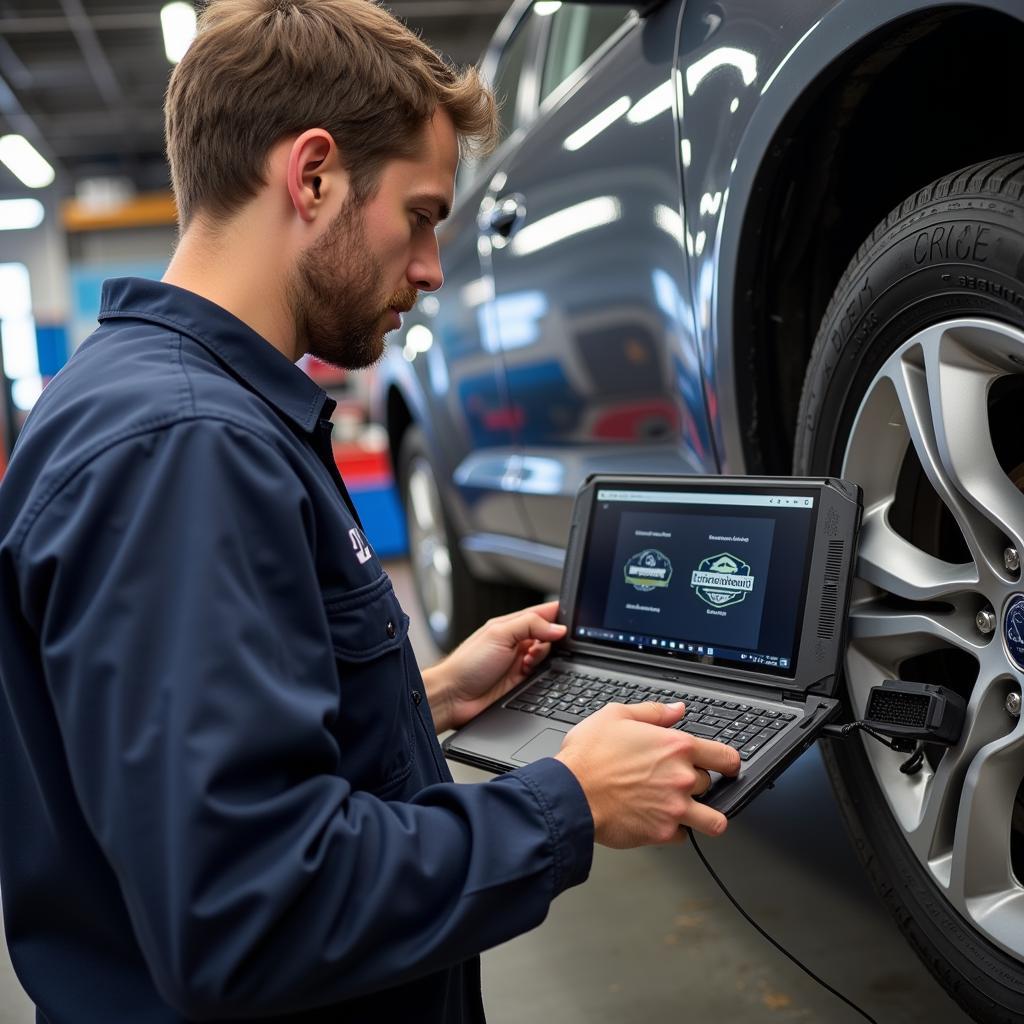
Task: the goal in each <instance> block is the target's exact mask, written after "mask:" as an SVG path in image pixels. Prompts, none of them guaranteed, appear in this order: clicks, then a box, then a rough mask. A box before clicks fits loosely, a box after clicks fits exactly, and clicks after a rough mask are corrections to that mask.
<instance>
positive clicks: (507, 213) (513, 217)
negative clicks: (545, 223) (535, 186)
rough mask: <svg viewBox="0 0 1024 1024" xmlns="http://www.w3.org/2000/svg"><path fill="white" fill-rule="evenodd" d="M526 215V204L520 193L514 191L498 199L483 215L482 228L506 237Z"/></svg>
mask: <svg viewBox="0 0 1024 1024" xmlns="http://www.w3.org/2000/svg"><path fill="white" fill-rule="evenodd" d="M525 216H526V204H525V201H524V199H523V197H522V196H521V195H519V194H518V193H515V194H513V195H509V196H505V198H504V199H499V200H498V202H497V203H496V204H495V206H494V207H493V208H492V209H491V211H490V212H489V213H487V214H485V215H484V217H483V220H484V225H482V226H483V227H484V230H486V231H489V232H490V233H491V234H494V235H500V236H501V237H502V238H508V237H509V236H511V234H512V232H513V231H514V230H515V229H516V226H517V225H518V224H519V223H520V222H521V221H522V220H523V218H524V217H525Z"/></svg>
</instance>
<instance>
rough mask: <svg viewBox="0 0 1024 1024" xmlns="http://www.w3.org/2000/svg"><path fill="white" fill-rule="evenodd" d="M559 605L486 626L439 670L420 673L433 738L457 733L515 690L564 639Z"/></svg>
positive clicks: (515, 614) (505, 617)
mask: <svg viewBox="0 0 1024 1024" xmlns="http://www.w3.org/2000/svg"><path fill="white" fill-rule="evenodd" d="M557 614H558V602H557V601H549V602H548V603H547V604H538V605H534V606H533V607H532V608H525V609H523V611H521V612H513V613H512V614H511V615H502V616H500V617H499V618H496V619H490V620H489V621H487V622H485V623H484V625H482V626H481V627H480V628H479V629H478V630H477V631H476V632H475V633H474V634H473V635H472V636H470V637H467V639H466V640H465V641H464V642H463V643H462V644H461V645H460V646H459V647H457V648H456V649H455V650H454V651H452V653H451V654H450V655H449V656H448V657H447V658H445V660H444V661H442V662H441V663H440V664H439V665H436V666H434V668H431V669H427V671H426V672H424V673H423V682H424V685H425V686H426V689H427V699H428V700H429V701H430V711H431V714H432V715H433V716H434V725H435V727H436V728H437V731H438V732H444V730H445V729H457V728H458V727H459V726H460V725H465V724H466V722H468V721H469V720H470V719H472V718H474V717H475V716H476V715H478V714H480V712H481V711H483V710H484V708H486V707H487V706H488V705H490V704H493V703H494V702H495V701H496V700H497V699H498V698H499V697H503V696H504V695H505V694H506V693H508V692H509V690H511V689H512V688H513V687H515V686H518V685H519V684H520V683H521V682H522V681H523V680H524V679H525V678H526V677H527V676H528V675H529V674H530V672H531V671H532V670H533V669H534V667H535V666H536V665H538V664H540V662H542V661H543V660H544V659H545V658H546V657H547V655H548V651H549V650H550V649H551V643H552V642H553V641H555V640H560V639H561V638H562V637H563V636H564V635H565V626H560V625H557V624H556V623H555V621H554V619H555V616H556V615H557Z"/></svg>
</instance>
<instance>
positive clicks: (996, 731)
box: [843, 319, 1024, 960]
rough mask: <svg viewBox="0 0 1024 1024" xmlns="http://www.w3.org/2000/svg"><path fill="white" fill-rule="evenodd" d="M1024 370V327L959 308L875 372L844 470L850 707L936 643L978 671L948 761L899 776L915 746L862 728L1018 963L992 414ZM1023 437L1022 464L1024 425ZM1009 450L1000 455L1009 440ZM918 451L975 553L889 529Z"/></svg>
mask: <svg viewBox="0 0 1024 1024" xmlns="http://www.w3.org/2000/svg"><path fill="white" fill-rule="evenodd" d="M1021 374H1024V332H1022V331H1020V330H1018V329H1016V328H1013V327H1010V326H1008V325H1006V324H1001V323H999V322H997V321H988V320H981V319H964V320H951V321H948V322H945V323H941V324H937V325H935V326H934V327H929V328H927V329H926V330H923V331H921V332H920V333H919V334H916V335H915V336H914V337H913V338H911V339H910V340H909V341H908V342H906V343H905V344H904V345H902V346H901V347H900V348H899V349H898V350H897V351H896V352H895V353H893V355H892V356H891V357H890V358H889V359H888V360H887V361H886V363H885V364H884V365H883V366H882V368H881V369H880V370H879V372H878V374H877V375H876V376H875V378H874V380H873V381H872V382H871V385H870V386H869V388H868V391H867V394H866V396H865V398H864V401H863V402H862V403H861V406H860V409H859V410H858V412H857V416H856V419H855V421H854V425H853V429H852V431H851V434H850V440H849V443H848V446H847V451H846V457H845V461H844V465H843V475H844V476H846V477H849V478H850V479H852V480H855V481H857V482H858V483H860V484H861V485H862V487H863V488H864V524H863V532H862V535H861V545H860V554H859V558H858V563H857V577H858V578H857V580H856V582H855V584H854V594H853V597H854V600H853V606H852V612H851V621H850V645H849V649H848V653H847V661H846V679H847V685H848V687H849V691H850V696H851V701H852V704H853V708H854V712H855V713H856V714H857V715H858V717H859V716H861V715H862V714H863V712H864V709H865V706H866V702H867V697H868V693H869V691H870V689H871V687H872V686H875V685H877V684H879V683H880V682H881V681H882V680H883V679H884V678H894V677H899V675H900V669H901V666H905V665H907V664H908V663H910V662H911V661H912V659H914V658H918V657H920V656H932V657H934V656H935V655H934V652H940V654H941V657H943V658H944V659H945V660H946V662H947V666H948V665H949V664H955V665H957V666H959V665H960V664H961V662H962V663H963V664H964V665H968V664H969V665H971V671H973V670H974V668H975V667H976V672H977V675H976V678H974V679H973V685H972V680H971V679H970V678H965V679H963V688H962V692H963V693H964V695H965V696H966V697H968V707H967V720H966V722H965V725H964V730H963V734H962V736H961V739H960V741H959V743H958V744H957V745H956V746H955V747H952V748H949V749H948V750H946V751H945V752H944V753H942V754H941V756H939V755H938V754H937V753H936V752H934V751H933V753H932V756H931V757H930V758H929V760H928V761H927V762H926V763H925V766H924V768H923V769H922V770H921V771H920V772H919V773H918V774H916V775H905V774H902V773H901V772H900V770H899V766H900V764H901V763H902V762H903V761H904V760H905V759H906V755H902V754H897V753H894V752H893V751H890V750H888V749H886V748H885V747H883V746H882V745H881V744H879V743H877V742H874V741H873V740H870V739H867V738H865V739H864V749H865V751H866V755H867V758H868V760H869V762H870V764H871V767H872V770H873V771H874V774H875V777H876V779H877V781H878V784H879V787H880V789H881V791H882V793H883V794H884V797H885V799H886V800H887V802H888V805H889V808H890V809H891V811H892V814H893V817H894V819H895V820H896V822H897V823H898V824H899V826H900V827H901V828H902V830H903V834H904V836H905V838H906V841H907V843H908V844H909V845H910V848H911V849H912V851H913V853H914V855H915V856H916V857H917V859H918V860H919V861H920V863H921V864H922V866H924V867H925V868H926V869H927V871H928V872H929V873H930V875H931V877H932V878H933V879H934V881H935V882H936V884H937V885H938V886H939V887H940V888H941V890H942V892H943V893H944V894H945V897H946V899H947V900H948V901H949V903H950V904H951V905H952V906H953V907H955V908H956V910H957V911H958V912H959V913H960V914H961V915H962V916H963V917H964V918H966V919H967V920H968V921H969V922H970V923H971V925H972V926H973V927H974V928H975V929H977V931H978V932H980V933H982V934H983V935H984V936H986V937H987V938H988V939H989V940H991V941H992V942H994V943H996V944H997V945H998V946H1000V947H1002V948H1003V949H1004V950H1006V951H1007V952H1008V953H1010V954H1011V955H1012V956H1015V957H1017V958H1018V959H1021V960H1024V887H1022V886H1021V882H1020V881H1019V880H1018V877H1017V875H1016V874H1015V870H1014V868H1015V859H1016V857H1017V855H1018V853H1019V850H1020V844H1021V841H1022V835H1021V831H1022V825H1021V821H1022V818H1021V806H1020V800H1021V792H1022V787H1021V781H1022V778H1024V720H1022V718H1021V717H1017V716H1014V715H1013V714H1011V713H1010V711H1008V709H1007V701H1008V699H1009V700H1010V705H1011V707H1012V705H1013V695H1015V694H1016V695H1019V694H1020V691H1021V684H1022V681H1024V673H1022V672H1021V671H1020V670H1019V669H1018V668H1017V667H1016V666H1015V665H1014V663H1013V662H1012V661H1011V660H1010V657H1009V655H1008V651H1007V646H1006V641H1005V634H1006V632H1007V624H1006V622H1005V621H1004V620H1005V612H1006V609H1007V606H1008V604H1009V602H1010V601H1011V599H1012V598H1013V597H1014V596H1015V595H1017V594H1021V593H1024V582H1022V579H1021V574H1020V571H1019V569H1017V568H1016V567H1014V568H1007V565H1011V566H1014V558H1013V556H1012V552H1008V549H1013V551H1015V552H1017V553H1019V552H1024V494H1022V493H1021V490H1020V489H1019V488H1018V486H1017V485H1016V484H1015V483H1014V482H1012V481H1011V479H1010V476H1009V475H1008V472H1007V469H1006V468H1005V463H1006V458H1005V455H1003V461H1002V463H1001V462H1000V456H999V455H997V446H996V445H995V444H994V442H993V432H992V427H991V425H990V414H989V408H990V400H991V396H992V394H993V391H992V389H993V386H994V385H995V384H996V382H997V381H999V380H1001V379H1002V378H1006V377H1015V378H1020V375H1021ZM1018 408H1019V406H1018ZM1016 438H1017V441H1016V443H1017V445H1018V463H1024V425H1022V424H1018V426H1017V430H1016ZM908 446H909V447H908ZM911 449H912V451H911ZM999 449H1000V451H1001V452H1005V441H1004V439H1000V443H999ZM914 456H916V458H917V460H918V461H919V462H920V473H921V474H923V478H924V479H926V480H927V482H928V484H929V485H930V489H931V490H928V494H929V495H930V500H932V502H933V504H934V505H935V506H936V507H937V508H939V513H940V514H941V515H943V516H947V517H948V516H951V517H952V522H951V523H950V525H951V526H952V523H955V525H956V527H959V532H960V534H961V535H962V542H963V543H962V544H959V550H960V551H961V552H962V553H963V555H964V557H965V560H962V561H950V560H947V559H946V558H944V557H941V555H942V553H941V552H940V553H936V552H935V551H928V550H924V549H923V548H922V547H921V546H919V545H918V544H917V543H914V542H912V541H911V540H908V539H907V537H906V536H905V534H906V533H907V530H906V529H903V530H902V532H901V530H899V529H898V528H897V527H896V525H894V524H896V523H897V522H898V521H899V522H904V523H905V522H906V510H905V509H904V510H901V509H900V502H901V501H905V500H906V498H905V495H904V493H903V490H902V487H903V485H902V484H901V481H904V480H906V476H905V473H904V472H903V471H904V469H905V457H907V458H912V457H914ZM1017 479H1018V482H1019V480H1020V478H1019V477H1018V478H1017ZM932 491H934V493H932ZM918 493H920V491H919V492H918ZM939 503H941V504H942V505H944V506H945V509H946V510H948V512H947V511H943V510H942V509H941V507H940V506H939ZM954 532H955V531H954ZM958 543H959V538H958ZM984 611H991V612H993V613H994V620H995V628H994V630H992V631H989V632H987V633H986V632H983V631H982V629H980V628H979V622H978V621H977V617H978V614H979V612H984ZM989 621H991V620H989ZM982 624H984V625H987V624H988V623H987V622H986V621H985V617H982ZM942 652H944V653H942ZM960 652H963V653H960ZM965 655H966V658H965ZM962 674H963V675H968V676H969V675H970V673H969V672H966V673H962ZM1015 807H1016V808H1017V810H1016V815H1015ZM1016 866H1017V870H1018V871H1019V870H1020V867H1019V862H1018V863H1017V864H1016Z"/></svg>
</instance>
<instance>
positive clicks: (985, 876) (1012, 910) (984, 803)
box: [949, 724, 1024, 948]
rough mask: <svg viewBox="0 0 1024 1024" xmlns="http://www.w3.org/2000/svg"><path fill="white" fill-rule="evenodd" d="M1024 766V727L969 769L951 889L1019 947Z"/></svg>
mask: <svg viewBox="0 0 1024 1024" xmlns="http://www.w3.org/2000/svg"><path fill="white" fill-rule="evenodd" d="M1022 771H1024V726H1021V725H1020V724H1018V727H1017V728H1016V729H1015V730H1014V731H1013V732H1012V733H1011V734H1009V735H1007V736H1004V737H1003V738H1001V739H998V740H995V741H994V742H992V743H989V744H988V745H986V746H984V747H982V749H981V750H980V751H978V753H977V755H976V756H975V757H974V759H973V761H972V762H971V765H970V767H969V769H968V770H967V773H966V776H965V779H964V785H963V793H962V796H961V798H960V803H959V807H958V810H957V816H956V830H955V835H954V839H953V853H952V864H951V871H950V881H949V894H950V898H951V900H952V901H953V903H954V905H956V906H957V907H958V909H960V910H961V912H962V913H965V914H966V915H967V916H968V917H969V918H970V919H972V920H974V921H976V922H977V923H978V924H979V925H980V926H981V927H982V928H984V929H985V930H986V931H987V932H989V934H991V935H992V936H993V937H994V938H995V939H996V940H997V941H1001V942H1004V943H1006V944H1008V945H1010V946H1011V948H1013V947H1014V946H1019V943H1020V936H1021V934H1022V930H1024V899H1022V897H1024V890H1022V889H1021V886H1020V883H1019V882H1018V881H1017V879H1016V878H1015V877H1014V874H1013V869H1012V866H1011V864H1010V830H1011V822H1012V815H1013V805H1014V798H1015V796H1016V793H1017V790H1018V788H1019V786H1020V781H1021V775H1022Z"/></svg>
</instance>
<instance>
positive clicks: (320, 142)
mask: <svg viewBox="0 0 1024 1024" xmlns="http://www.w3.org/2000/svg"><path fill="white" fill-rule="evenodd" d="M287 173H288V195H289V196H290V198H291V201H292V206H293V207H294V208H295V212H296V213H297V214H298V215H299V216H300V217H301V218H302V219H303V220H305V221H312V220H315V219H316V216H317V212H318V211H319V210H320V209H322V208H323V207H324V206H326V205H328V204H330V206H331V208H334V207H335V205H336V204H337V203H338V202H339V199H344V196H345V193H347V191H348V175H347V174H346V173H345V169H344V168H343V167H342V165H341V160H340V159H339V157H338V147H337V146H336V145H335V144H334V139H332V138H331V136H330V133H329V132H326V131H324V129H323V128H310V129H308V130H307V131H304V132H303V133H302V134H301V135H300V136H299V137H298V138H297V139H295V141H294V142H293V143H292V146H291V149H290V150H289V153H288V172H287ZM338 190H341V195H340V196H338V194H337V193H338Z"/></svg>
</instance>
